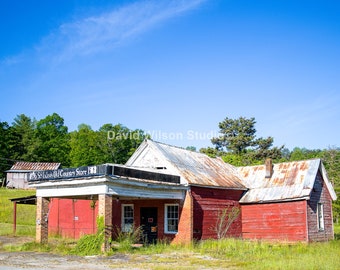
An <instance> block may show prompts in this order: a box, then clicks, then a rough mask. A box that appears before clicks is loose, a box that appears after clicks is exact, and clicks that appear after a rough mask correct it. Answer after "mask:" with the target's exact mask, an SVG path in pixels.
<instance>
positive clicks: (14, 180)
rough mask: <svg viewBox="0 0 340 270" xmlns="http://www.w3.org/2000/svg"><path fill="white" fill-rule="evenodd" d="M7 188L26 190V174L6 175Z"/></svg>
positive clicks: (12, 173)
mask: <svg viewBox="0 0 340 270" xmlns="http://www.w3.org/2000/svg"><path fill="white" fill-rule="evenodd" d="M6 177H7V180H6V186H7V188H17V189H28V181H27V173H20V172H11V173H7V176H6Z"/></svg>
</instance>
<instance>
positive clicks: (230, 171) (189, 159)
mask: <svg viewBox="0 0 340 270" xmlns="http://www.w3.org/2000/svg"><path fill="white" fill-rule="evenodd" d="M142 152H145V153H148V154H147V155H145V156H143V154H142ZM151 152H153V153H151ZM151 156H153V158H150V157H151ZM155 161H156V162H157V165H156V166H157V167H158V168H164V170H165V171H166V172H168V173H170V174H178V175H180V176H181V178H183V179H184V180H185V181H186V184H189V185H200V186H214V187H221V188H222V187H223V188H230V189H241V190H246V189H247V188H246V187H245V186H244V185H243V181H242V180H241V178H240V177H239V174H238V172H237V169H236V167H234V166H232V165H230V164H227V163H225V162H224V161H223V160H222V159H220V158H210V157H208V156H207V155H205V154H202V153H197V152H193V151H189V150H186V149H183V148H179V147H175V146H171V145H167V144H164V143H159V142H154V141H152V140H145V141H144V142H143V143H142V145H141V146H140V147H139V149H137V151H136V152H135V154H134V155H133V156H132V157H131V158H130V159H129V161H128V162H127V163H126V165H129V166H136V165H137V166H144V167H152V166H155V165H154V164H153V163H154V162H155Z"/></svg>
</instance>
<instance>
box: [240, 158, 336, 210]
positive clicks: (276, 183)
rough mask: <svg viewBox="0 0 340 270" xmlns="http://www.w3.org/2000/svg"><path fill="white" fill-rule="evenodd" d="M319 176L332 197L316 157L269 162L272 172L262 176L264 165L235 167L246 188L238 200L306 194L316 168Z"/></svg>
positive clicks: (255, 200) (334, 196)
mask: <svg viewBox="0 0 340 270" xmlns="http://www.w3.org/2000/svg"><path fill="white" fill-rule="evenodd" d="M319 169H320V172H321V174H322V176H323V179H324V181H325V184H326V186H327V188H328V190H329V192H330V194H331V197H332V199H333V200H334V199H336V195H335V192H334V189H333V187H332V185H331V183H330V182H329V180H328V178H327V175H326V172H325V170H324V167H323V164H322V162H321V160H320V159H312V160H304V161H293V162H285V163H279V164H274V165H273V174H272V175H271V177H270V178H266V177H265V165H259V166H247V167H239V168H238V172H239V173H240V175H241V176H242V178H243V180H244V184H245V185H246V186H247V187H248V188H249V190H248V191H247V193H246V194H245V195H244V196H243V197H242V199H241V200H240V202H243V203H254V202H268V201H283V200H293V199H301V198H308V196H309V195H310V193H311V191H312V189H313V186H314V182H315V178H316V175H317V172H318V171H319Z"/></svg>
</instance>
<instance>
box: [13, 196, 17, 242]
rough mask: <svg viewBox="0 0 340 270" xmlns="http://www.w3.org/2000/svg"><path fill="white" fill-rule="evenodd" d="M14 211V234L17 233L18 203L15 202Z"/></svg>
mask: <svg viewBox="0 0 340 270" xmlns="http://www.w3.org/2000/svg"><path fill="white" fill-rule="evenodd" d="M13 206H14V211H13V234H14V235H15V234H16V233H17V202H13Z"/></svg>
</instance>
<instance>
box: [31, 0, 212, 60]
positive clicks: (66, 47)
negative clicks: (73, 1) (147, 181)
mask: <svg viewBox="0 0 340 270" xmlns="http://www.w3.org/2000/svg"><path fill="white" fill-rule="evenodd" d="M204 1H205V0H168V1H138V2H135V3H133V4H130V5H127V6H124V7H121V8H119V9H115V10H111V11H108V12H105V13H102V14H100V15H96V16H91V17H86V18H82V19H78V20H75V21H73V22H68V23H64V24H63V25H61V26H60V27H59V29H57V31H56V32H55V33H53V34H51V35H50V36H49V37H47V38H46V39H45V40H44V41H43V42H42V45H41V46H40V47H39V48H38V50H39V51H40V52H41V53H42V55H43V56H44V57H45V56H48V55H50V56H52V55H53V58H54V59H58V60H59V61H60V60H65V59H70V58H73V57H74V56H77V55H80V56H82V55H89V54H94V53H97V52H101V51H105V50H109V49H112V48H114V47H116V46H119V45H120V44H122V43H123V42H124V41H126V40H127V39H130V38H132V37H135V36H137V35H138V34H141V33H143V32H145V31H147V30H149V29H150V28H153V27H155V26H157V25H159V24H160V23H162V22H164V21H166V20H167V19H170V18H172V17H175V16H178V15H180V14H182V13H184V12H187V11H189V10H192V9H194V8H196V7H198V6H200V4H202V3H203V2H204ZM43 52H45V53H43ZM45 60H46V59H45Z"/></svg>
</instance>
